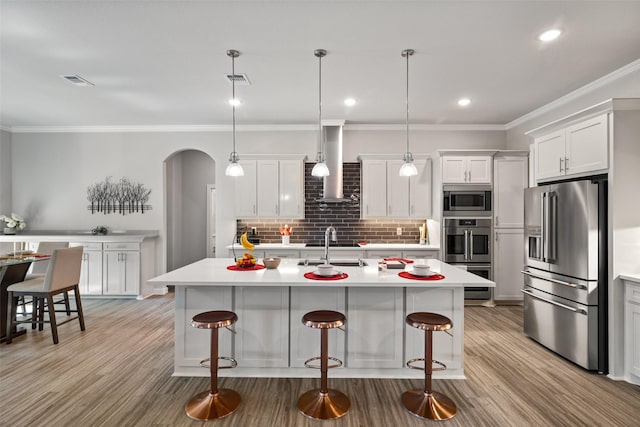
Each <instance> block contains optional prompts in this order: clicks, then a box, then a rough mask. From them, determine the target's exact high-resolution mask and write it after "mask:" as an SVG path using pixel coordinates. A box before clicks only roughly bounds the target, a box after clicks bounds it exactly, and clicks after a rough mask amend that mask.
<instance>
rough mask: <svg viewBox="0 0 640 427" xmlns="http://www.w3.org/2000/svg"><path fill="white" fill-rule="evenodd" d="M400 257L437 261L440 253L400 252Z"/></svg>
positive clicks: (436, 251)
mask: <svg viewBox="0 0 640 427" xmlns="http://www.w3.org/2000/svg"><path fill="white" fill-rule="evenodd" d="M402 257H403V258H407V259H439V258H440V251H438V250H433V251H402Z"/></svg>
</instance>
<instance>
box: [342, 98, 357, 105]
mask: <svg viewBox="0 0 640 427" xmlns="http://www.w3.org/2000/svg"><path fill="white" fill-rule="evenodd" d="M357 103H358V101H357V100H356V99H355V98H347V99H345V100H344V105H346V106H347V107H353V106H354V105H356V104H357Z"/></svg>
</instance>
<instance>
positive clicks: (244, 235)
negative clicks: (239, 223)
mask: <svg viewBox="0 0 640 427" xmlns="http://www.w3.org/2000/svg"><path fill="white" fill-rule="evenodd" d="M240 243H242V247H243V248H245V249H246V250H248V251H252V250H253V248H255V245H254V244H253V243H251V242H250V241H249V240H248V239H247V233H242V237H240Z"/></svg>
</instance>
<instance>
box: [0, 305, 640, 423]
mask: <svg viewBox="0 0 640 427" xmlns="http://www.w3.org/2000/svg"><path fill="white" fill-rule="evenodd" d="M84 306H85V317H86V322H87V330H86V331H85V332H80V330H79V327H78V325H77V323H74V322H71V323H68V324H65V325H63V326H61V327H60V328H59V334H60V344H58V345H53V344H52V341H51V333H50V331H48V330H46V329H45V331H43V332H35V331H31V330H29V331H28V333H27V335H26V336H22V337H19V338H17V339H15V340H14V342H13V343H12V344H10V345H6V344H0V425H1V426H12V427H13V426H118V427H120V426H197V425H202V423H201V422H196V421H192V420H190V419H189V418H188V417H187V416H186V415H185V413H184V404H185V402H186V401H187V400H188V399H189V398H190V397H191V396H193V395H194V394H196V393H198V392H200V391H203V390H206V389H207V387H208V382H209V379H208V378H176V377H172V376H171V373H172V367H173V298H172V295H171V294H169V295H167V296H163V297H153V298H150V299H147V300H144V301H132V300H89V299H85V300H84ZM465 327H466V335H465V373H466V375H467V379H466V380H434V389H436V390H438V391H440V392H443V393H445V394H447V395H448V396H449V397H451V398H452V399H453V400H454V401H455V402H456V403H457V405H458V414H457V415H456V417H454V418H453V419H451V420H448V421H440V422H434V421H426V420H422V419H419V418H416V417H414V416H413V415H411V414H409V413H408V412H407V411H405V410H404V409H403V407H402V406H401V404H400V401H399V396H400V394H401V393H402V392H403V391H404V390H406V389H409V388H419V387H421V385H422V384H421V382H420V381H415V380H377V379H366V380H365V379H335V378H331V377H330V378H329V384H330V386H331V387H334V388H337V389H339V390H342V391H343V392H345V393H346V394H347V395H348V396H350V398H351V410H350V412H349V413H347V415H346V416H345V417H343V418H341V419H338V420H335V421H329V422H324V423H322V422H319V421H315V420H310V419H308V418H306V417H304V416H303V415H301V414H300V413H299V412H298V411H297V409H296V402H297V398H298V396H299V395H300V394H301V393H302V392H303V391H306V390H307V389H309V388H313V387H315V386H317V380H313V379H287V378H272V379H268V378H265V379H255V378H226V379H222V380H221V386H222V387H228V388H232V389H235V390H236V391H238V392H239V393H240V394H241V395H242V403H241V405H240V408H239V409H238V411H236V412H235V413H233V414H231V415H230V416H228V417H226V418H223V419H220V420H216V421H211V422H209V423H207V425H215V426H241V427H269V426H274V427H276V426H277V427H283V426H296V427H297V426H301V427H304V426H320V425H322V426H340V427H344V426H349V427H356V426H358V427H360V426H362V427H378V426H379V427H387V426H394V427H404V426H408V427H410V426H425V425H435V424H438V425H442V426H638V425H639V422H640V421H639V419H640V387H637V386H633V385H631V384H628V383H625V382H616V381H612V380H609V379H608V378H607V377H605V376H601V375H595V374H591V373H588V372H586V371H584V370H582V369H581V368H579V367H577V366H575V365H573V364H571V363H569V362H567V361H565V360H563V359H561V358H560V357H558V356H556V355H555V354H553V353H551V352H549V351H547V350H546V349H544V348H543V347H541V346H539V345H537V344H536V343H534V342H533V341H531V340H530V339H528V338H526V337H525V336H524V335H523V334H522V332H521V331H522V308H521V307H517V306H503V307H496V308H486V307H468V308H466V313H465ZM329 375H331V373H330V374H329Z"/></svg>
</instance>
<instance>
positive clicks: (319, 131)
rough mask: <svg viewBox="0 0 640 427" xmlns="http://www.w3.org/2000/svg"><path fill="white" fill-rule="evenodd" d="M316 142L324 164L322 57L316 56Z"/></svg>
mask: <svg viewBox="0 0 640 427" xmlns="http://www.w3.org/2000/svg"><path fill="white" fill-rule="evenodd" d="M318 142H319V144H318V145H319V147H320V156H318V161H319V162H324V138H322V55H318Z"/></svg>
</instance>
